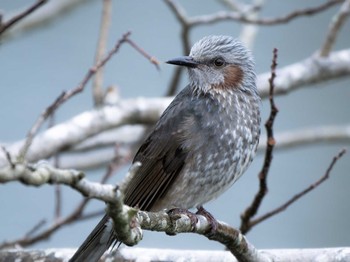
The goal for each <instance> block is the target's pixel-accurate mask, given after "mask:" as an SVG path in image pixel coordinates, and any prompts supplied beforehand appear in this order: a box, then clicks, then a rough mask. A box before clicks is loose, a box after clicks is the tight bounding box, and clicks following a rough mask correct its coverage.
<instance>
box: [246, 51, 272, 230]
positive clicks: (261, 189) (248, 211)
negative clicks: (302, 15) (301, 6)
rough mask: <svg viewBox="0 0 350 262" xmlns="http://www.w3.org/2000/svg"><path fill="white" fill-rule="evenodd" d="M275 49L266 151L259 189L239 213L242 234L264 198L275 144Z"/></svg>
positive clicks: (249, 226) (248, 228) (249, 225)
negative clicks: (241, 212) (250, 201)
mask: <svg viewBox="0 0 350 262" xmlns="http://www.w3.org/2000/svg"><path fill="white" fill-rule="evenodd" d="M277 52H278V51H277V49H276V48H274V50H273V59H272V65H271V77H270V79H269V83H270V96H269V100H270V108H271V109H270V116H269V118H268V119H267V121H266V123H265V127H266V133H267V148H266V152H265V159H264V164H263V167H262V170H261V171H260V173H259V183H260V186H259V190H258V192H257V194H256V195H255V197H254V199H253V202H252V203H251V204H250V206H249V207H248V208H247V209H246V210H245V211H244V213H243V214H242V215H241V226H240V230H241V232H242V233H243V234H246V233H247V232H248V231H249V230H250V229H251V224H250V221H251V219H252V218H253V217H254V216H255V215H256V213H257V211H258V209H259V207H260V205H261V203H262V200H263V199H264V196H265V195H266V193H267V191H268V189H267V183H266V179H267V175H268V172H269V169H270V166H271V162H272V153H273V149H274V146H275V143H276V141H275V139H274V136H273V124H274V120H275V117H276V115H277V113H278V109H277V107H276V105H275V101H274V97H273V95H274V87H275V86H274V80H275V77H276V67H277Z"/></svg>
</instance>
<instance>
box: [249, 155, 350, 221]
mask: <svg viewBox="0 0 350 262" xmlns="http://www.w3.org/2000/svg"><path fill="white" fill-rule="evenodd" d="M345 153H346V149H342V150H341V151H340V152H339V153H338V154H337V155H336V156H334V158H333V160H332V162H331V163H330V165H329V167H328V168H327V170H326V172H325V174H324V175H323V176H322V177H321V178H320V179H319V180H317V181H316V182H315V183H313V184H311V185H310V186H308V187H307V188H305V189H304V190H303V191H301V192H299V193H298V194H296V195H294V196H293V197H292V198H290V199H289V200H288V201H286V202H285V203H284V204H282V205H280V206H279V207H277V208H275V209H273V210H271V211H269V212H267V213H266V214H264V215H261V216H259V217H257V218H256V219H253V220H251V221H250V226H251V227H253V226H255V225H257V224H259V223H261V222H263V221H264V220H266V219H268V218H270V217H272V216H274V215H277V214H279V213H281V212H282V211H284V210H286V209H287V208H288V207H289V206H290V205H291V204H293V203H294V202H296V201H297V200H298V199H300V198H301V197H303V196H304V195H306V194H307V193H309V192H310V191H312V190H314V189H316V188H317V187H318V186H319V185H320V184H322V183H323V182H324V181H326V180H327V179H328V178H329V175H330V172H331V171H332V169H333V167H334V165H335V164H336V162H337V161H338V160H339V159H340V158H341V157H342V156H343V155H344V154H345Z"/></svg>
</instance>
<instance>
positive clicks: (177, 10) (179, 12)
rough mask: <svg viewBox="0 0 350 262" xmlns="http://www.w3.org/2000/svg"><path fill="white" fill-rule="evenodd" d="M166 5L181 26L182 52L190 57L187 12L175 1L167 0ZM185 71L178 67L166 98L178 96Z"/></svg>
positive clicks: (189, 27)
mask: <svg viewBox="0 0 350 262" xmlns="http://www.w3.org/2000/svg"><path fill="white" fill-rule="evenodd" d="M165 3H166V4H168V6H169V8H170V9H171V10H172V11H173V13H174V14H175V16H176V18H177V20H178V21H179V23H180V24H181V27H182V28H181V40H182V50H183V54H184V55H188V54H189V53H190V49H191V48H190V46H191V43H190V36H189V34H190V29H191V26H190V23H189V20H188V18H187V14H186V11H185V9H183V8H182V7H181V6H180V5H178V4H176V3H175V2H174V1H173V0H165ZM183 71H184V70H183V68H181V67H176V68H175V69H174V73H173V76H172V78H171V80H170V84H169V87H168V90H167V92H166V96H173V95H175V94H176V92H177V89H178V87H179V84H180V78H181V75H182V73H183Z"/></svg>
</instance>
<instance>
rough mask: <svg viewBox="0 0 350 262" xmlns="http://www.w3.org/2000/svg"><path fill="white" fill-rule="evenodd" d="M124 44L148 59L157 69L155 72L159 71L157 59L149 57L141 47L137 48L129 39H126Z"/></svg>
mask: <svg viewBox="0 0 350 262" xmlns="http://www.w3.org/2000/svg"><path fill="white" fill-rule="evenodd" d="M126 42H127V43H128V44H130V45H131V46H132V47H133V48H134V49H135V50H136V51H137V52H139V53H140V54H141V55H143V56H144V57H145V58H146V59H148V60H149V61H150V62H151V63H152V64H154V65H155V67H156V68H157V70H158V71H159V70H160V67H159V64H160V63H159V61H158V60H157V58H155V57H154V56H151V55H149V54H148V53H147V52H146V51H145V50H143V49H142V48H141V47H139V46H138V45H137V44H136V43H135V42H134V41H132V40H131V39H129V38H128V39H127V40H126Z"/></svg>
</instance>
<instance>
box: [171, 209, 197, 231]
mask: <svg viewBox="0 0 350 262" xmlns="http://www.w3.org/2000/svg"><path fill="white" fill-rule="evenodd" d="M167 214H168V215H169V216H170V217H171V218H172V219H175V220H176V219H179V218H180V217H181V214H183V215H185V216H187V217H188V218H189V219H190V221H191V229H192V230H193V229H194V228H195V227H196V224H197V222H198V219H197V217H196V215H195V214H193V213H192V212H190V211H188V210H187V209H183V208H172V209H170V210H169V211H168V212H167ZM166 234H167V235H175V234H174V233H171V232H166Z"/></svg>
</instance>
